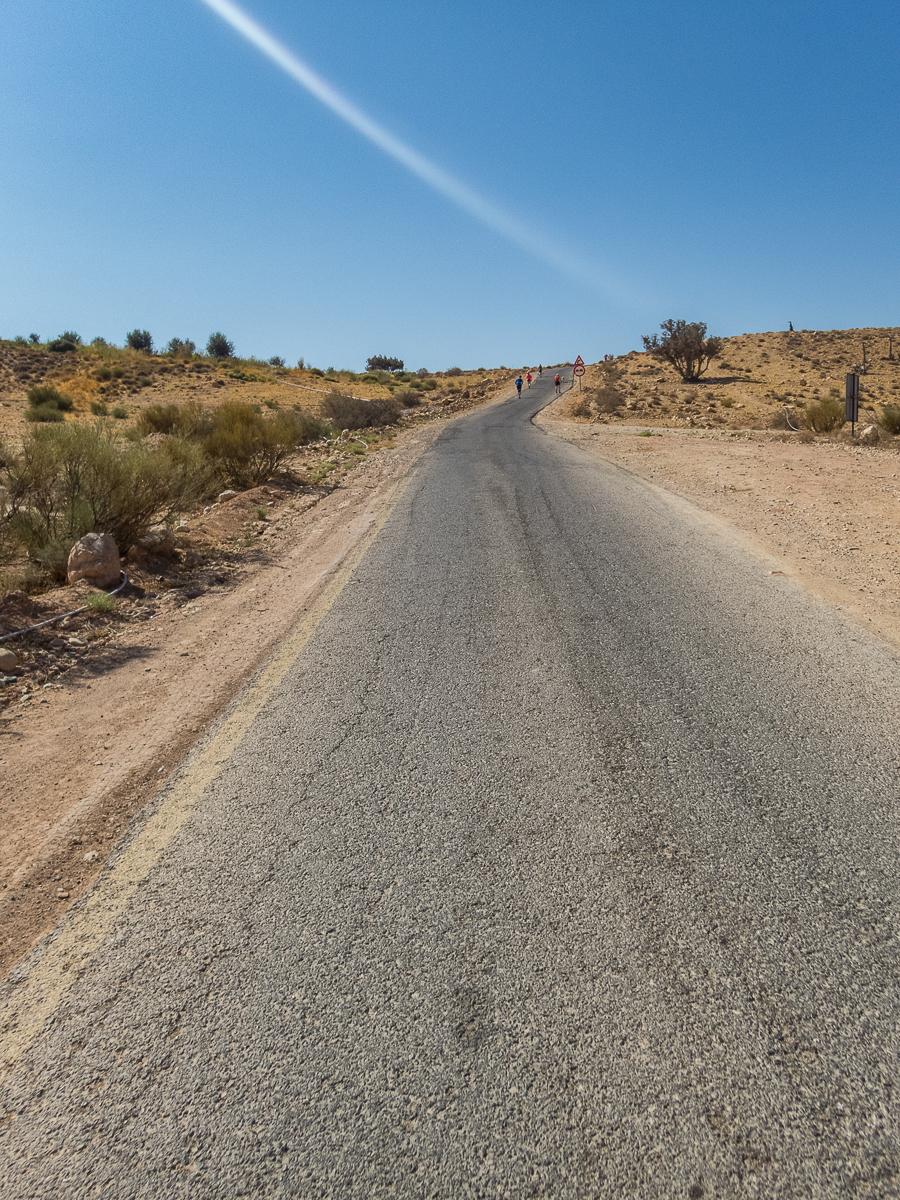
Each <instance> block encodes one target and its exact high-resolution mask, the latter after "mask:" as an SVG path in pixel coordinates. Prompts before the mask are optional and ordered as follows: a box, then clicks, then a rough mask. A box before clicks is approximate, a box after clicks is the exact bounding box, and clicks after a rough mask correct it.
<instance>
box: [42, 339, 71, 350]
mask: <svg viewBox="0 0 900 1200" xmlns="http://www.w3.org/2000/svg"><path fill="white" fill-rule="evenodd" d="M47 349H48V350H52V351H53V353H54V354H72V353H73V352H74V351H75V343H74V342H68V341H66V340H65V338H57V339H56V341H54V342H51V343H50V345H49V346H48V347H47Z"/></svg>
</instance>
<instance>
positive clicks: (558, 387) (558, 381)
mask: <svg viewBox="0 0 900 1200" xmlns="http://www.w3.org/2000/svg"><path fill="white" fill-rule="evenodd" d="M553 382H554V383H555V384H556V394H557V396H558V395H559V394H560V391H559V389H560V386H561V384H562V380H561V379H560V377H559V376H558V375H556V376H555V377H554V379H553Z"/></svg>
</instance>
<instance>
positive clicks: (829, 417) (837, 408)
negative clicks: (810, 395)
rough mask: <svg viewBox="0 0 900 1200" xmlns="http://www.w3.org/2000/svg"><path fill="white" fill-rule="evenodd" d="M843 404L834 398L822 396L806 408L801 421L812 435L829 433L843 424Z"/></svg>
mask: <svg viewBox="0 0 900 1200" xmlns="http://www.w3.org/2000/svg"><path fill="white" fill-rule="evenodd" d="M844 415H845V410H844V403H843V401H841V400H839V399H838V398H837V397H836V396H824V397H823V398H822V399H821V400H816V401H814V402H813V403H812V404H809V405H807V406H806V408H805V409H804V412H803V420H804V422H805V424H806V427H807V429H811V430H812V431H813V433H831V432H832V431H833V430H835V429H840V427H841V426H842V425H843V423H844Z"/></svg>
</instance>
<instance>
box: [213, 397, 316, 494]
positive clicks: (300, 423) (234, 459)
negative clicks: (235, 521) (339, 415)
mask: <svg viewBox="0 0 900 1200" xmlns="http://www.w3.org/2000/svg"><path fill="white" fill-rule="evenodd" d="M323 431H324V425H323V423H322V422H321V421H320V420H318V419H317V418H316V417H313V416H310V415H309V414H308V413H303V412H296V411H294V412H278V413H276V414H275V415H274V416H271V417H263V416H262V415H261V414H260V413H258V412H257V411H256V410H255V409H253V408H251V407H250V406H249V405H247V404H223V405H222V406H221V408H217V409H216V410H215V412H214V413H213V427H212V430H211V432H209V433H208V434H206V436H205V437H204V438H203V439H202V445H203V450H204V452H205V453H206V455H207V456H208V457H209V458H210V459H212V460H213V462H215V464H216V466H217V467H218V468H219V470H220V471H221V473H222V476H223V478H224V479H225V481H226V482H227V483H230V484H232V485H233V486H236V487H252V486H253V485H254V484H256V483H259V482H260V481H261V480H263V479H266V478H268V476H270V475H271V474H273V473H274V472H275V471H277V470H279V469H280V468H281V467H283V466H284V463H285V462H286V460H287V459H288V458H289V457H290V456H291V454H293V452H294V451H295V450H296V449H297V447H298V446H299V445H301V444H302V443H304V442H308V441H311V440H312V439H314V438H317V437H320V436H321V435H322V433H323Z"/></svg>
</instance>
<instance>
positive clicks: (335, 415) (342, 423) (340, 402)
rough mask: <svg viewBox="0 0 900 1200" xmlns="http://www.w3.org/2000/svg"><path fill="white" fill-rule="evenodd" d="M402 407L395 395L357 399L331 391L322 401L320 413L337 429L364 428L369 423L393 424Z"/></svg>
mask: <svg viewBox="0 0 900 1200" xmlns="http://www.w3.org/2000/svg"><path fill="white" fill-rule="evenodd" d="M402 409H403V405H402V404H401V402H400V401H399V400H398V399H397V398H396V396H385V397H379V398H377V399H374V400H359V399H357V398H356V397H355V396H344V395H342V394H341V393H340V392H332V393H331V394H330V395H329V396H326V397H325V399H324V400H323V401H322V415H323V416H324V417H325V419H326V420H328V421H330V422H331V424H332V425H334V426H335V427H336V428H338V429H365V428H367V426H370V425H394V424H396V421H397V418H398V417H399V416H400V413H401V411H402Z"/></svg>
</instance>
